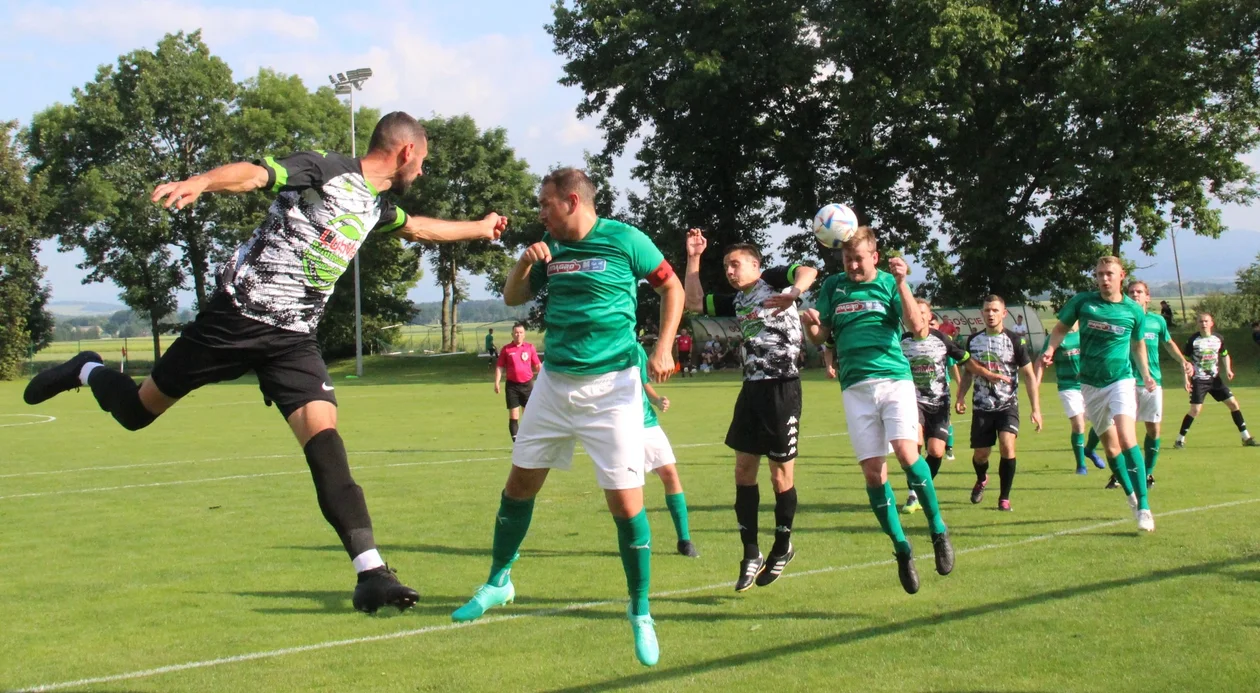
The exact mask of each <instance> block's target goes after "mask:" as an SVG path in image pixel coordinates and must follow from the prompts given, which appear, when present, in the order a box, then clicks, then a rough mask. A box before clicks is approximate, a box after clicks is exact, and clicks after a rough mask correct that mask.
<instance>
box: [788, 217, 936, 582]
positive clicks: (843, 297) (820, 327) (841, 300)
mask: <svg viewBox="0 0 1260 693" xmlns="http://www.w3.org/2000/svg"><path fill="white" fill-rule="evenodd" d="M841 252H842V253H843V256H844V270H845V271H844V272H842V273H840V274H837V275H833V276H831V277H828V278H827V279H826V280H825V281H824V282H823V284H822V288H821V289H819V291H818V301H817V303H816V304H815V308H812V309H810V310H808V311H805V312H804V313H802V314H801V325H802V326H803V327H804V328H805V331H806V334H808V335H809V339H810V341H812V342H813V343H814V344H823V343H825V342H827V340H828V338H830V337H834V338H835V345H836V358H837V361H838V362H839V363H838V366H839V368H838V370H839V376H840V390H841V393H842V397H843V399H844V416H845V419H846V422H847V423H848V427H849V440H850V442H852V444H853V451H854V453H855V454H856V455H857V458H858V464H859V465H861V467H862V476H863V477H865V479H866V494H867V498H868V499H869V500H870V503H871V510H873V511H874V512H875V517H876V518H878V519H879V525H880V528H881V529H883V530H884V533H885V534H887V535H888V536H889V537H890V538H891V539H892V541H893V547H894V553H895V555H896V557H897V576H898V578H900V580H901V586H902V587H903V588H904V589H905V590H906V592H908V593H910V594H914V593H915V592H918V591H919V575H918V573H917V572H916V571H915V567H914V558H913V555H912V553H911V549H910V542H909V541H908V540H907V539H906V534H905V532H904V531H903V530H902V528H901V520H900V518H899V517H898V515H897V504H896V502H895V499H894V498H893V491H892V485H891V484H889V483H888V466H887V465H886V464H885V459H886V458H887V456H888V453H889V452H892V453H894V454H895V455H896V456H897V461H899V462H900V463H901V467H902V469H903V470H905V473H906V479H907V480H908V481H909V483H910V488H911V489H913V490H914V491H915V493H916V494H917V495H918V497H919V504H920V505H922V507H923V512H924V514H925V515H927V519H928V524H929V525H930V526H931V528H932V549H933V551H934V553H935V554H936V572H937V573H940V574H941V575H948V574H949V573H950V571H952V570H953V569H954V549H953V547H952V546H951V545H950V542H949V533H948V532H947V530H946V528H945V522H944V521H943V520H942V519H941V509H940V505H939V504H938V503H937V500H936V487H935V486H934V485H933V483H932V472H931V469H929V467H928V464H927V462H926V461H925V460H924V459H923V457H922V456H920V455H919V449H918V447H919V405H918V399H917V397H916V395H915V389H914V379H913V377H912V375H911V372H910V362H909V361H907V360H906V356H905V354H903V353H902V351H901V334H902V329H901V322H902V320H904V321H905V324H906V329H907V331H909V332H915V333H918V332H921V331H922V330H923V321H924V316H923V315H922V314H921V313H920V312H919V306H918V304H917V303H916V302H915V299H914V294H912V293H911V292H910V287H909V285H907V284H906V275H907V274H909V271H910V268H909V266H907V265H906V262H905V260H902V259H901V258H899V257H894V258H891V259H890V260H889V261H888V268H889V270H891V273H889V272H884V271H882V270H879V269H876V268H875V265H876V263H878V262H879V251H878V248H877V247H876V245H875V234H874V233H872V232H871V230H870V229H869V228H867V227H865V226H863V227H860V228H859V229H858V230H857V232H856V233H855V234H854V235H853V237H852V238H850V239H849V240H848V241H847V242H846V243H844V245H843V246H841Z"/></svg>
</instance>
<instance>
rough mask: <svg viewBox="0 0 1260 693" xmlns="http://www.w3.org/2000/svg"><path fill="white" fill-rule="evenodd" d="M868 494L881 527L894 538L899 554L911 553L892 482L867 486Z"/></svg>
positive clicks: (894, 544) (894, 545)
mask: <svg viewBox="0 0 1260 693" xmlns="http://www.w3.org/2000/svg"><path fill="white" fill-rule="evenodd" d="M866 496H867V498H869V499H870V501H871V510H873V511H875V517H876V519H878V520H879V527H880V529H882V530H884V534H887V535H888V536H889V537H891V538H892V540H893V547H894V548H895V549H896V551H897V554H898V555H900V556H905V555H907V554H909V553H910V542H908V541H906V533H905V532H903V531H902V529H901V519H900V518H899V517H897V499H896V498H894V497H893V491H892V484H890V483H888V482H884V485H883V486H876V487H874V488H872V487H870V486H867V487H866Z"/></svg>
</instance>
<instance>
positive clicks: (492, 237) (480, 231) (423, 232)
mask: <svg viewBox="0 0 1260 693" xmlns="http://www.w3.org/2000/svg"><path fill="white" fill-rule="evenodd" d="M507 222H508V219H507V217H504V216H499V215H498V214H495V213H494V212H491V213H489V214H487V215H486V216H484V217H482V218H481V219H478V220H476V221H448V220H446V219H432V218H429V217H413V216H411V215H407V223H405V224H403V226H402V228H400V229H398V231H397V232H396V235H397V236H398V237H399V238H402V239H403V240H408V241H413V242H415V241H426V242H428V243H458V242H460V241H497V240H499V234H501V233H503V230H504V229H506V228H507Z"/></svg>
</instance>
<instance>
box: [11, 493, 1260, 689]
mask: <svg viewBox="0 0 1260 693" xmlns="http://www.w3.org/2000/svg"><path fill="white" fill-rule="evenodd" d="M1251 503H1260V498H1248V499H1244V500H1236V501H1230V502H1228V503H1216V504H1214V505H1202V506H1199V507H1196V508H1182V509H1180V510H1172V511H1169V512H1166V513H1160V514H1159V515H1158V517H1171V516H1173V515H1186V514H1190V513H1198V512H1205V511H1208V510H1219V509H1221V508H1230V507H1234V506H1238V505H1249V504H1251ZM1129 522H1132V520H1131V519H1127V518H1126V519H1124V520H1112V521H1110V522H1099V523H1097V524H1092V525H1086V526H1084V527H1076V528H1073V529H1063V530H1059V531H1057V532H1051V533H1049V534H1041V535H1037V536H1033V537H1028V538H1026V539H1019V540H1017V541H1008V542H1002V543H997V544H985V545H983V546H975V547H972V548H969V549H963V550H961V551H959V552H958V553H959V554H965V553H979V552H981V551H992V550H994V549H1007V548H1013V547H1016V546H1022V545H1024V544H1032V543H1034V542H1039V541H1047V540H1050V539H1055V538H1058V537H1064V536H1069V535H1072V534H1083V533H1085V532H1092V531H1094V530H1097V529H1103V528H1106V527H1114V526H1116V525H1122V524H1126V523H1129ZM894 562H895V561H894V560H883V561H872V562H870V563H856V564H852V565H844V566H829V567H826V568H817V569H815V570H807V571H805V572H801V573H788V574H787V575H784V576H783V577H782V578H780V579H788V578H801V577H808V576H811V575H822V574H824V573H838V572H844V571H850V570H861V569H863V568H872V567H875V566H881V565H889V564H891V563H894ZM730 586H731V583H729V582H721V583H715V584H712V585H704V586H701V587H688V588H684V589H679V590H670V591H667V592H657V593H655V594H653V595H651V597H654V598H662V597H675V596H679V595H684V594H694V593H696V592H710V591H712V590H716V589H723V588H729V587H730ZM624 601H625V600H623V599H619V600H606V601H596V602H585V603H580V604H569V605H567V606H562V607H559V608H556V609H547V610H544V611H533V612H530V613H525V614H510V615H506V616H491V617H489V618H482V619H479V620H476V621H471V622H468V623H446V624H442V625H438V626H425V627H424V628H415V629H412V630H404V631H399V632H397V633H384V634H381V635H369V636H365V637H361V638H348V639H345V640H329V641H327V642H320V643H313V644H311V645H299V646H297V647H286V648H283V649H279V650H265V651H262V652H250V653H247V654H240V655H233V656H231V657H220V658H218V659H206V660H201V661H197V662H184V663H183V664H170V665H167V666H163V667H157V668H154V669H143V670H140V671H131V672H127V673H124V674H114V675H111V676H98V677H95V678H87V679H78V680H76V681H60V682H57V683H46V684H41V685H38V686H34V687H32V688H22V689H17V690H14V691H11V692H10V693H39V692H41V691H57V690H63V689H66V688H78V687H80V686H92V685H96V684H101V683H115V682H118V681H130V680H133V679H142V678H149V677H153V676H159V675H161V674H171V673H175V672H180V671H188V670H190V669H205V668H208V667H216V666H221V665H224V664H238V663H241V662H252V661H255V660H259V659H273V658H276V657H284V656H287V655H292V654H301V653H303V652H315V651H318V650H328V649H332V648H336V647H348V646H350V645H362V644H366V643H373V642H381V641H385V640H398V639H401V638H410V637H413V636H416V635H425V634H427V633H440V632H445V631H451V630H458V629H460V628H473V627H476V626H484V625H490V624H493V623H503V622H505V621H514V620H517V619H522V618H536V617H540V616H555V615H557V614H563V613H566V612H569V611H580V610H584V609H593V608H597V607H601V606H614V605H620V604H623V603H624Z"/></svg>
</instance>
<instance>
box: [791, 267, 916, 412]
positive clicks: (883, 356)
mask: <svg viewBox="0 0 1260 693" xmlns="http://www.w3.org/2000/svg"><path fill="white" fill-rule="evenodd" d="M814 307H815V308H817V309H818V315H819V317H820V318H821V320H822V324H823V326H825V327H829V328H831V335H832V338H833V339H835V341H836V361H837V364H836V366H837V368H838V370H839V377H840V388H841V389H844V388H847V387H852V386H853V385H856V384H858V383H860V382H862V381H863V380H871V379H873V378H888V379H891V380H914V378H913V376H912V375H911V373H910V362H909V361H907V360H906V356H905V354H903V353H901V313H902V307H901V294H900V293H898V291H897V280H895V279H893V276H892V275H891V274H889V273H887V272H884V271H882V270H880V271H877V272H876V273H875V278H874V279H873V280H871V281H869V282H855V281H853V280H851V279H849V275H848V274H846V273H844V272H841V273H840V274H836V275H832V276H830V277H827V279H826V280H825V281H824V282H823V284H822V288H821V289H819V291H818V302H817V303H816V304H815V306H814Z"/></svg>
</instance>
